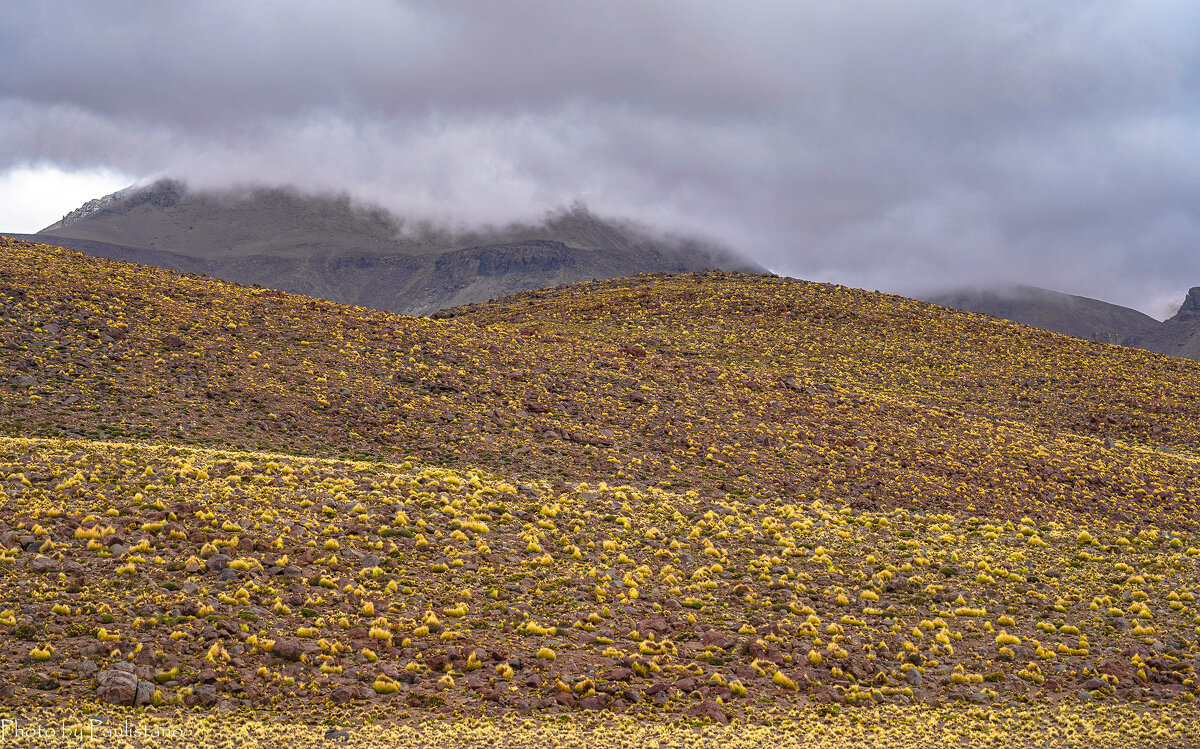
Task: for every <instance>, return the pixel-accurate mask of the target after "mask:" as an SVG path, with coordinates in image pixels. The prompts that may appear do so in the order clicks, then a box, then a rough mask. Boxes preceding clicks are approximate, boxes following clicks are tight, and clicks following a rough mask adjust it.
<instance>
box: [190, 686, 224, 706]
mask: <svg viewBox="0 0 1200 749" xmlns="http://www.w3.org/2000/svg"><path fill="white" fill-rule="evenodd" d="M192 694H194V695H196V699H197V700H199V701H200V704H202V705H215V704H217V700H218V699H219V697H218V696H217V688H216V687H215V686H213V685H212V684H200V685H198V686H197V687H196V688H195V689H194V690H192Z"/></svg>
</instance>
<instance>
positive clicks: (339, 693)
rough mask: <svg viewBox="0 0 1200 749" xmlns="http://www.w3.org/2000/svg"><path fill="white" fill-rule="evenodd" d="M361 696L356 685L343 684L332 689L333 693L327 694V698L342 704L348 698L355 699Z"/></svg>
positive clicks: (336, 703)
mask: <svg viewBox="0 0 1200 749" xmlns="http://www.w3.org/2000/svg"><path fill="white" fill-rule="evenodd" d="M361 697H362V694H361V693H360V692H359V690H358V688H357V687H352V686H349V685H346V684H343V685H342V686H340V687H338V688H337V689H335V690H333V693H332V694H330V695H329V700H330V702H332V703H334V704H335V705H344V704H346V703H347V702H349V701H350V700H356V699H359V698H361Z"/></svg>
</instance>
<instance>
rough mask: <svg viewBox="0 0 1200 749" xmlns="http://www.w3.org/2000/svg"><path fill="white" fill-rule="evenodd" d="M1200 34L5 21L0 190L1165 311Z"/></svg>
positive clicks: (920, 26) (1187, 228)
mask: <svg viewBox="0 0 1200 749" xmlns="http://www.w3.org/2000/svg"><path fill="white" fill-rule="evenodd" d="M1197 38H1200V6H1196V5H1195V4H1194V3H1184V2H1167V1H1166V0H1149V1H1145V2H1118V1H1115V0H1062V1H1061V2H1058V3H1052V4H1047V3H1040V2H1025V1H1024V0H1013V1H1012V2H1005V3H961V2H953V1H951V0H913V1H912V2H905V3H895V2H890V1H884V0H863V1H862V2H857V3H841V2H833V1H832V0H818V1H814V2H802V3H797V2H770V1H768V0H762V1H760V2H750V3H745V4H737V5H736V8H735V7H734V4H731V3H722V2H694V3H677V2H667V1H666V0H642V1H640V2H632V1H630V2H623V1H620V0H613V1H612V2H606V3H594V2H574V1H571V0H513V1H511V2H505V3H494V2H487V1H486V0H450V1H448V2H447V1H441V2H433V1H432V0H430V1H428V2H421V1H411V2H401V1H385V0H363V1H362V2H354V3H346V4H337V5H330V4H328V3H322V2H306V1H305V0H288V1H287V2H274V1H264V2H254V3H225V2H193V3H187V4H183V3H137V2H132V1H131V0H130V1H128V2H122V1H119V0H118V1H117V2H112V3H87V2H53V1H51V2H39V3H36V4H34V3H30V4H7V5H5V6H4V7H2V8H0V49H4V50H5V52H4V56H5V64H4V66H2V69H0V104H2V105H3V108H4V111H5V113H6V115H5V117H4V118H3V119H2V120H0V174H3V173H5V172H11V171H12V170H15V169H20V168H29V167H30V166H31V165H32V166H42V167H52V168H54V169H58V170H62V171H67V172H74V171H89V170H90V171H93V172H94V171H95V170H107V171H108V172H110V173H111V172H118V173H121V174H127V175H131V176H134V177H140V178H150V177H154V176H159V175H168V176H172V177H178V178H182V179H185V180H187V181H189V182H190V183H191V184H193V185H195V186H198V187H222V186H230V185H235V184H245V183H266V184H291V185H295V186H297V187H300V188H302V189H308V190H333V191H338V192H347V193H349V194H351V195H352V196H355V197H357V198H360V199H362V200H365V201H370V202H374V203H378V204H380V205H383V206H385V207H387V208H390V209H392V210H394V211H396V212H398V213H400V214H402V215H408V216H419V217H422V218H433V219H437V220H442V221H451V222H456V223H465V224H479V223H507V222H509V221H513V220H528V219H536V218H538V217H540V216H542V215H544V214H545V213H546V212H547V211H549V210H553V209H555V208H558V207H560V206H563V205H565V204H569V203H572V202H575V201H582V202H584V203H586V204H587V205H588V206H589V207H590V208H591V209H592V210H593V211H595V212H597V213H600V214H604V215H612V216H621V217H629V218H633V219H636V220H639V221H642V222H645V223H647V224H650V225H652V226H657V227H660V228H663V229H666V230H671V231H682V232H687V233H698V234H703V235H707V236H711V237H713V238H716V239H718V240H720V241H723V242H725V243H727V244H729V245H731V246H734V247H736V248H739V249H741V250H742V251H744V252H745V253H746V254H747V255H749V256H750V257H752V258H754V259H755V260H757V261H759V262H760V263H763V264H765V265H767V266H768V267H770V268H772V269H773V270H775V271H777V272H780V273H786V274H789V275H798V276H801V277H806V278H813V279H818V280H835V281H839V282H843V283H848V284H854V285H861V286H867V287H870V288H881V289H885V290H894V291H901V292H916V291H921V290H923V289H926V288H930V287H935V286H947V285H955V284H962V283H975V284H990V283H998V282H1025V283H1035V284H1039V285H1044V286H1050V287H1053V288H1057V289H1061V290H1064V291H1069V292H1072V293H1081V294H1087V295H1090V296H1097V297H1101V298H1104V299H1107V300H1109V301H1113V302H1117V303H1121V304H1128V305H1131V306H1136V307H1138V308H1140V309H1143V310H1144V311H1147V312H1150V313H1151V314H1156V315H1159V316H1162V315H1163V314H1165V313H1167V312H1169V310H1168V309H1166V306H1167V305H1169V304H1170V303H1172V302H1173V303H1178V300H1179V299H1181V298H1182V293H1183V291H1184V290H1185V289H1186V288H1187V287H1188V286H1190V285H1200V261H1198V260H1197V249H1198V248H1200V147H1198V146H1197V140H1196V137H1195V134H1196V133H1197V132H1200V96H1198V94H1200V46H1198V45H1196V44H1195V42H1194V40H1195V39H1197ZM71 207H74V206H73V205H65V206H56V207H55V211H57V212H59V213H62V212H65V211H66V210H68V209H69V208H71ZM0 228H2V227H0Z"/></svg>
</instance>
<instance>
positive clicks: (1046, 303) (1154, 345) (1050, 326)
mask: <svg viewBox="0 0 1200 749" xmlns="http://www.w3.org/2000/svg"><path fill="white" fill-rule="evenodd" d="M924 299H925V300H926V301H928V302H931V303H933V304H940V305H942V306H944V307H950V308H953V309H961V310H967V311H971V312H978V313H981V314H985V315H991V316H993V317H999V318H1002V319H1005V320H1012V321H1014V322H1019V323H1023V324H1025V325H1029V326H1031V327H1035V328H1041V329H1042V330H1050V331H1054V332H1056V333H1062V334H1064V335H1069V336H1074V337H1076V338H1083V339H1086V340H1089V341H1097V342H1101V343H1112V344H1117V345H1121V346H1131V347H1133V348H1140V349H1145V350H1147V351H1156V352H1158V353H1160V354H1168V355H1170V356H1178V357H1180V358H1184V359H1200V287H1197V288H1193V289H1192V290H1191V291H1189V292H1188V295H1187V297H1186V298H1185V299H1184V302H1183V304H1182V305H1181V306H1180V308H1179V311H1178V312H1177V313H1176V314H1175V316H1174V317H1172V318H1170V319H1169V320H1167V321H1165V322H1159V321H1158V320H1155V319H1154V318H1152V317H1150V316H1149V315H1145V314H1142V313H1141V312H1138V311H1137V310H1133V309H1129V308H1128V307H1121V306H1119V305H1116V304H1109V303H1108V302H1102V301H1100V300H1098V299H1090V298H1088V297H1083V296H1074V295H1071V294H1063V293H1061V292H1057V291H1050V290H1049V289H1042V288H1037V287H1033V286H1014V287H1008V288H1003V289H985V290H967V289H962V290H958V291H951V292H942V293H939V294H931V295H927V296H925V297H924Z"/></svg>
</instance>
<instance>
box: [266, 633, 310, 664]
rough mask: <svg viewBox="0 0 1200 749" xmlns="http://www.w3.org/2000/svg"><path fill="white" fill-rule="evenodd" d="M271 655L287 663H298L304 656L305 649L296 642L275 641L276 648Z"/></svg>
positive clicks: (272, 649) (281, 639)
mask: <svg viewBox="0 0 1200 749" xmlns="http://www.w3.org/2000/svg"><path fill="white" fill-rule="evenodd" d="M271 653H272V654H273V655H274V656H275V657H277V658H282V659H283V660H285V661H298V660H300V656H301V655H303V654H304V647H303V646H302V645H301V644H300V643H298V642H296V641H295V640H285V639H283V638H280V639H278V640H276V641H275V646H274V647H272V648H271Z"/></svg>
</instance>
